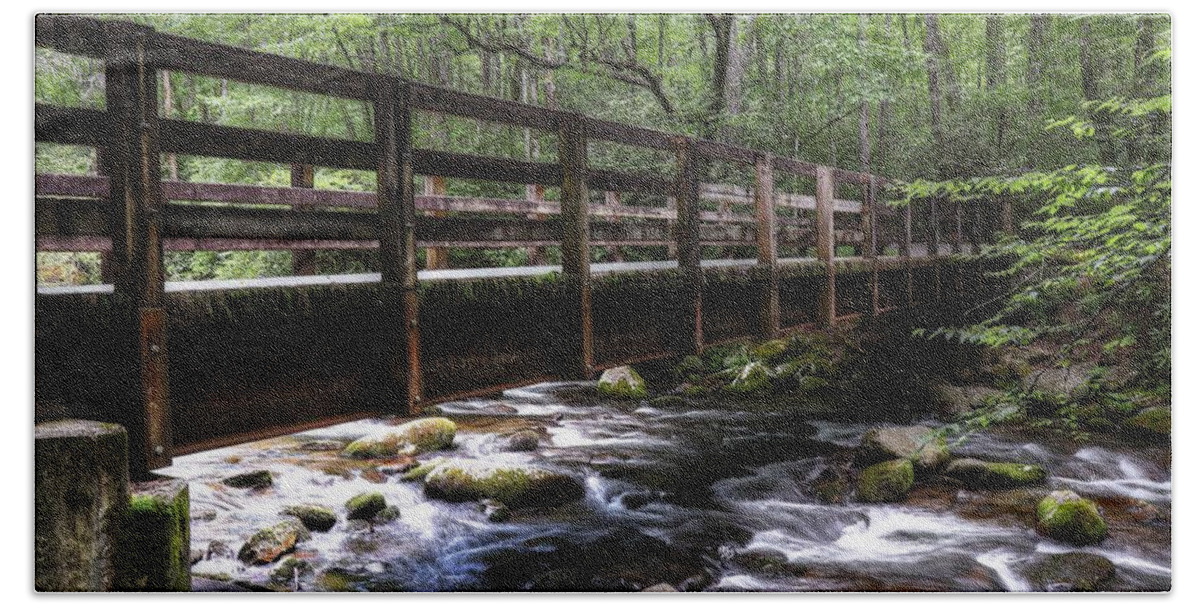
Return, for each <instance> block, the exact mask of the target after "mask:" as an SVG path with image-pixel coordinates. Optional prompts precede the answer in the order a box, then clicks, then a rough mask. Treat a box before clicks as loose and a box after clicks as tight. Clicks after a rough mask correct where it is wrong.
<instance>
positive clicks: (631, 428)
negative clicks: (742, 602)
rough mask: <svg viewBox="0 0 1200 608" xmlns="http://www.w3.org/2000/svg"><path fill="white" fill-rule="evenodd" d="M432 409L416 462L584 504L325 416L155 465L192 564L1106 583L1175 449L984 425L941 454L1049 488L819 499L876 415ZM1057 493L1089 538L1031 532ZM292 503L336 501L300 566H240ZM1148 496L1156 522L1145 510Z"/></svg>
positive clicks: (319, 585) (530, 402)
mask: <svg viewBox="0 0 1200 608" xmlns="http://www.w3.org/2000/svg"><path fill="white" fill-rule="evenodd" d="M439 408H440V409H441V410H442V411H443V412H444V413H445V415H446V416H447V417H449V418H451V419H452V420H454V421H455V422H456V423H457V424H458V433H457V436H456V440H455V446H454V448H453V449H452V450H449V451H447V452H445V453H442V454H434V455H423V456H421V457H420V458H421V460H426V459H427V458H429V457H431V456H453V457H456V458H460V457H462V458H480V459H485V460H488V461H489V462H493V463H511V464H536V465H538V466H541V467H544V468H552V469H558V470H563V471H567V472H569V473H571V474H572V475H574V476H575V477H576V478H577V479H579V480H580V481H581V482H582V483H583V485H584V487H585V488H586V493H585V496H584V498H583V499H582V500H578V501H575V502H572V503H570V504H567V505H564V506H561V507H556V508H537V509H521V510H516V511H514V512H513V516H512V518H511V519H509V520H508V521H505V522H502V523H493V522H490V521H489V520H488V518H487V517H486V516H485V514H484V513H483V512H481V510H480V509H479V508H478V506H477V505H476V504H475V503H460V504H451V503H447V502H442V501H438V500H433V499H429V498H426V497H425V495H424V492H423V486H422V484H421V483H419V482H404V481H401V480H400V479H399V475H398V474H396V473H395V472H393V471H388V470H386V469H380V468H376V467H374V466H372V463H371V462H370V461H348V460H344V459H341V458H339V457H338V455H337V451H336V450H327V451H321V450H314V449H312V442H314V441H319V440H337V441H341V442H347V441H351V440H353V439H357V438H358V437H360V436H363V435H365V434H368V433H371V432H373V431H377V430H379V429H380V428H382V427H383V426H385V425H387V424H391V423H394V422H395V421H384V420H365V421H360V422H353V423H348V424H341V425H337V426H332V427H328V428H323V429H319V430H314V431H309V432H305V433H303V434H299V435H293V436H289V437H282V438H278V439H272V440H268V441H262V442H256V443H251V444H243V445H239V446H233V447H230V448H224V449H220V450H214V451H209V452H203V453H200V454H194V455H190V456H185V457H179V458H176V459H175V461H174V464H173V465H172V466H171V467H169V468H166V469H162V470H160V471H159V472H160V473H163V474H166V475H170V476H173V477H178V478H183V479H187V480H188V481H189V483H190V492H191V509H192V530H191V545H192V549H193V552H199V555H198V556H199V557H201V559H200V561H198V562H197V563H195V564H194V565H193V575H194V576H197V577H207V578H215V579H220V580H227V581H233V582H234V583H237V584H239V585H242V586H243V587H248V588H271V589H276V590H301V591H322V590H337V591H341V590H355V591H401V590H414V591H432V590H462V591H485V590H629V591H635V590H640V589H643V588H646V587H651V586H655V585H658V584H661V583H667V584H669V585H671V586H672V587H675V588H678V589H682V590H708V591H809V590H849V591H1005V590H1007V591H1030V590H1037V588H1036V586H1035V584H1034V583H1033V582H1031V580H1030V578H1029V576H1028V575H1027V574H1026V573H1027V566H1028V564H1030V563H1031V562H1033V561H1034V560H1036V559H1038V558H1039V557H1044V556H1045V555H1047V554H1053V553H1064V552H1068V551H1084V552H1089V553H1094V554H1097V555H1101V556H1103V557H1105V558H1107V559H1108V560H1110V561H1111V562H1112V563H1113V564H1114V565H1115V568H1116V576H1115V577H1113V578H1112V579H1111V580H1110V582H1109V583H1107V584H1106V586H1105V589H1107V590H1114V591H1152V590H1166V589H1169V588H1170V585H1171V530H1170V511H1171V477H1170V447H1169V445H1164V446H1145V447H1133V446H1129V445H1118V444H1106V443H1104V442H1097V443H1092V444H1086V445H1073V444H1070V443H1068V442H1065V441H1063V440H1062V439H1057V438H1054V437H1051V436H1047V437H1040V438H1037V439H1036V440H1031V438H1030V436H1029V435H1027V434H1026V435H1023V436H1022V437H1021V438H1017V437H1015V436H1008V435H1006V434H1004V433H1003V432H1000V431H988V432H986V433H979V434H976V435H974V436H972V437H971V438H969V439H968V440H967V441H966V442H965V443H962V444H961V445H957V446H954V447H952V451H953V452H954V454H955V455H956V456H970V457H975V458H981V459H989V460H998V461H1019V462H1027V463H1036V464H1039V465H1042V466H1043V467H1045V468H1046V470H1047V471H1048V472H1049V474H1050V478H1049V480H1048V482H1047V484H1046V485H1045V486H1043V487H1038V488H1029V489H1019V490H1008V491H997V492H974V491H968V490H964V489H962V488H959V487H954V485H953V484H947V483H937V482H934V483H924V484H922V483H918V485H917V486H916V487H915V488H914V489H913V491H912V492H911V493H910V494H909V496H908V498H907V499H906V500H904V501H903V502H899V503H893V504H862V503H856V502H853V500H852V497H850V498H851V500H849V501H847V500H844V499H842V500H838V499H834V502H832V503H830V502H826V501H825V500H822V499H821V498H819V493H818V491H817V488H818V486H819V485H820V483H821V482H822V481H824V480H828V479H830V478H831V475H832V474H833V473H834V472H835V471H838V470H844V469H846V468H847V467H848V466H849V465H848V463H849V461H850V459H851V458H852V456H853V448H854V447H855V446H856V445H858V443H859V441H860V439H861V437H862V435H863V434H864V433H865V432H866V431H867V430H868V429H870V428H871V427H872V426H873V425H870V424H864V423H850V422H833V421H813V420H802V419H800V416H799V415H798V414H796V413H791V412H788V411H779V410H778V409H774V410H772V409H770V408H763V407H754V406H750V405H739V404H736V403H720V404H717V405H714V404H713V403H711V402H696V403H693V404H692V406H691V407H673V408H670V409H668V408H662V409H659V408H653V407H649V406H647V405H646V403H645V402H642V403H629V402H616V401H606V400H603V399H600V398H598V397H596V396H595V393H594V390H593V389H592V388H591V385H588V384H583V383H547V384H540V385H536V386H532V387H526V388H522V389H515V390H509V391H506V392H505V393H504V394H503V395H502V396H501V397H500V398H497V399H475V400H466V401H458V402H453V403H446V404H442V405H440V406H439ZM930 424H931V425H934V426H936V423H930ZM526 429H532V430H535V431H536V432H538V433H539V435H540V437H541V443H540V447H539V448H538V449H537V450H536V451H532V452H510V451H505V446H506V436H507V435H509V434H511V433H513V432H516V431H519V430H526ZM318 447H321V446H318ZM363 467H366V468H363ZM260 469H266V470H269V471H270V472H271V474H272V476H273V478H274V485H273V486H272V487H270V488H267V489H262V490H245V489H234V488H230V487H227V486H225V485H222V484H221V483H220V480H221V479H222V478H225V477H228V476H230V475H234V474H238V473H244V472H248V471H254V470H260ZM1060 488H1065V489H1071V490H1074V491H1075V492H1077V493H1079V494H1081V495H1083V496H1085V497H1088V498H1091V499H1093V500H1095V501H1096V502H1097V503H1098V504H1099V505H1100V506H1101V508H1102V509H1103V512H1104V516H1105V518H1106V520H1107V521H1108V523H1109V528H1110V531H1109V537H1108V538H1107V539H1106V540H1105V541H1104V542H1103V543H1101V544H1099V545H1096V546H1092V547H1086V548H1076V547H1071V546H1068V545H1063V544H1060V543H1058V542H1055V541H1052V540H1049V539H1047V538H1045V537H1042V536H1039V535H1038V534H1037V533H1036V532H1035V531H1034V529H1033V519H1034V518H1033V509H1034V506H1035V505H1036V504H1037V501H1038V500H1039V499H1040V498H1041V497H1042V496H1044V495H1045V494H1046V493H1047V492H1048V491H1049V490H1051V489H1060ZM363 492H381V493H382V494H383V495H384V497H385V498H386V501H387V504H389V505H394V506H396V507H398V508H399V512H400V516H399V518H398V519H395V520H394V521H390V522H387V523H377V524H375V525H373V526H370V527H368V526H366V525H363V524H361V523H360V522H350V521H347V520H346V519H345V509H344V508H343V505H344V504H345V502H346V501H347V500H348V499H349V498H351V497H353V496H355V495H357V494H360V493H363ZM303 503H312V504H320V505H326V506H329V507H331V508H333V509H334V510H335V511H337V512H338V515H339V520H338V523H337V524H336V525H335V526H334V528H333V529H332V530H330V531H329V532H324V533H314V534H313V537H312V539H311V540H305V541H302V542H301V543H299V544H298V545H297V547H296V551H295V554H294V556H295V557H297V558H300V559H303V560H305V561H306V562H307V563H308V564H310V565H311V567H310V568H306V569H303V570H300V569H298V570H297V571H296V572H294V573H292V574H291V575H290V577H289V578H288V579H287V580H280V578H279V575H278V574H277V575H276V576H275V577H274V578H273V577H272V571H273V569H275V568H276V566H277V565H278V564H270V565H263V566H248V565H245V564H243V563H241V562H239V561H237V560H236V558H235V557H234V554H236V552H237V550H238V547H240V546H241V544H242V543H243V542H245V540H246V539H247V538H249V537H250V536H251V535H252V534H253V533H254V532H255V531H257V530H259V529H261V528H263V527H265V526H269V525H271V524H272V523H274V522H276V521H278V520H279V519H280V515H279V513H280V511H281V510H283V509H284V508H285V507H286V506H288V505H295V504H303ZM1146 510H1150V511H1152V512H1153V513H1154V514H1155V517H1153V518H1151V519H1147V518H1145V517H1142V516H1141V515H1142V514H1144V513H1145V512H1146ZM764 556H769V557H764Z"/></svg>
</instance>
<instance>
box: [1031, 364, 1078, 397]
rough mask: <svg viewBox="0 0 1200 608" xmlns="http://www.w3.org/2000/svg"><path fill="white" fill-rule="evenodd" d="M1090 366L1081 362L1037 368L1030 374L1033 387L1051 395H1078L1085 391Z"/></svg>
mask: <svg viewBox="0 0 1200 608" xmlns="http://www.w3.org/2000/svg"><path fill="white" fill-rule="evenodd" d="M1092 367H1093V366H1092V365H1090V364H1082V363H1081V364H1075V365H1071V366H1068V367H1049V368H1043V369H1039V370H1037V371H1036V372H1033V374H1032V378H1033V389H1034V390H1038V391H1041V392H1043V393H1045V394H1047V395H1051V396H1060V397H1063V396H1065V397H1079V396H1081V395H1083V393H1085V392H1086V391H1087V383H1088V379H1090V378H1091V374H1092Z"/></svg>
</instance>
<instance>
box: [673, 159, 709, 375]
mask: <svg viewBox="0 0 1200 608" xmlns="http://www.w3.org/2000/svg"><path fill="white" fill-rule="evenodd" d="M673 144H674V147H675V208H676V221H675V253H676V256H677V258H676V259H678V261H679V270H680V272H682V273H683V287H682V288H681V289H680V290H679V297H680V301H681V306H680V314H681V316H682V317H683V320H684V322H683V325H682V327H681V328H680V329H681V335H680V342H679V344H680V345H679V352H680V353H682V354H685V355H698V354H700V353H701V352H702V351H703V350H704V317H703V297H704V274H703V271H702V270H701V268H700V181H699V178H698V177H697V175H696V166H697V159H696V152H695V149H694V148H693V147H692V144H691V140H689V139H687V138H686V137H677V138H675V139H674V140H673Z"/></svg>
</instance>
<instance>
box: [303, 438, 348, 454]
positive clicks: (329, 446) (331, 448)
mask: <svg viewBox="0 0 1200 608" xmlns="http://www.w3.org/2000/svg"><path fill="white" fill-rule="evenodd" d="M344 447H346V444H345V442H342V441H338V440H336V439H316V440H313V441H306V442H304V443H302V444H300V445H298V446H296V449H298V450H303V451H305V452H337V451H340V450H341V449H342V448H344Z"/></svg>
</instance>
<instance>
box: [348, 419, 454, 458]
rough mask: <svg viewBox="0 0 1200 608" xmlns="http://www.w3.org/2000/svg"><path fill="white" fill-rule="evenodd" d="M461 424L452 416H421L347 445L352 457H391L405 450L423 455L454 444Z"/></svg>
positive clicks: (349, 454) (349, 456) (349, 455)
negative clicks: (453, 419) (452, 418)
mask: <svg viewBox="0 0 1200 608" xmlns="http://www.w3.org/2000/svg"><path fill="white" fill-rule="evenodd" d="M457 430H458V427H457V426H456V425H455V424H454V421H452V420H450V419H449V418H420V419H417V420H413V421H411V422H408V423H405V424H402V425H400V426H398V427H396V428H394V429H385V430H383V431H380V432H378V433H372V434H371V435H368V436H366V437H362V438H360V439H358V440H356V441H353V442H351V443H350V445H347V446H346V449H345V450H343V451H342V454H343V455H344V456H346V457H348V458H390V457H392V456H395V455H396V454H398V453H400V452H401V450H403V451H406V452H409V453H413V454H421V453H425V452H433V451H437V450H445V449H449V448H451V447H453V446H454V435H455V433H456V432H457Z"/></svg>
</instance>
